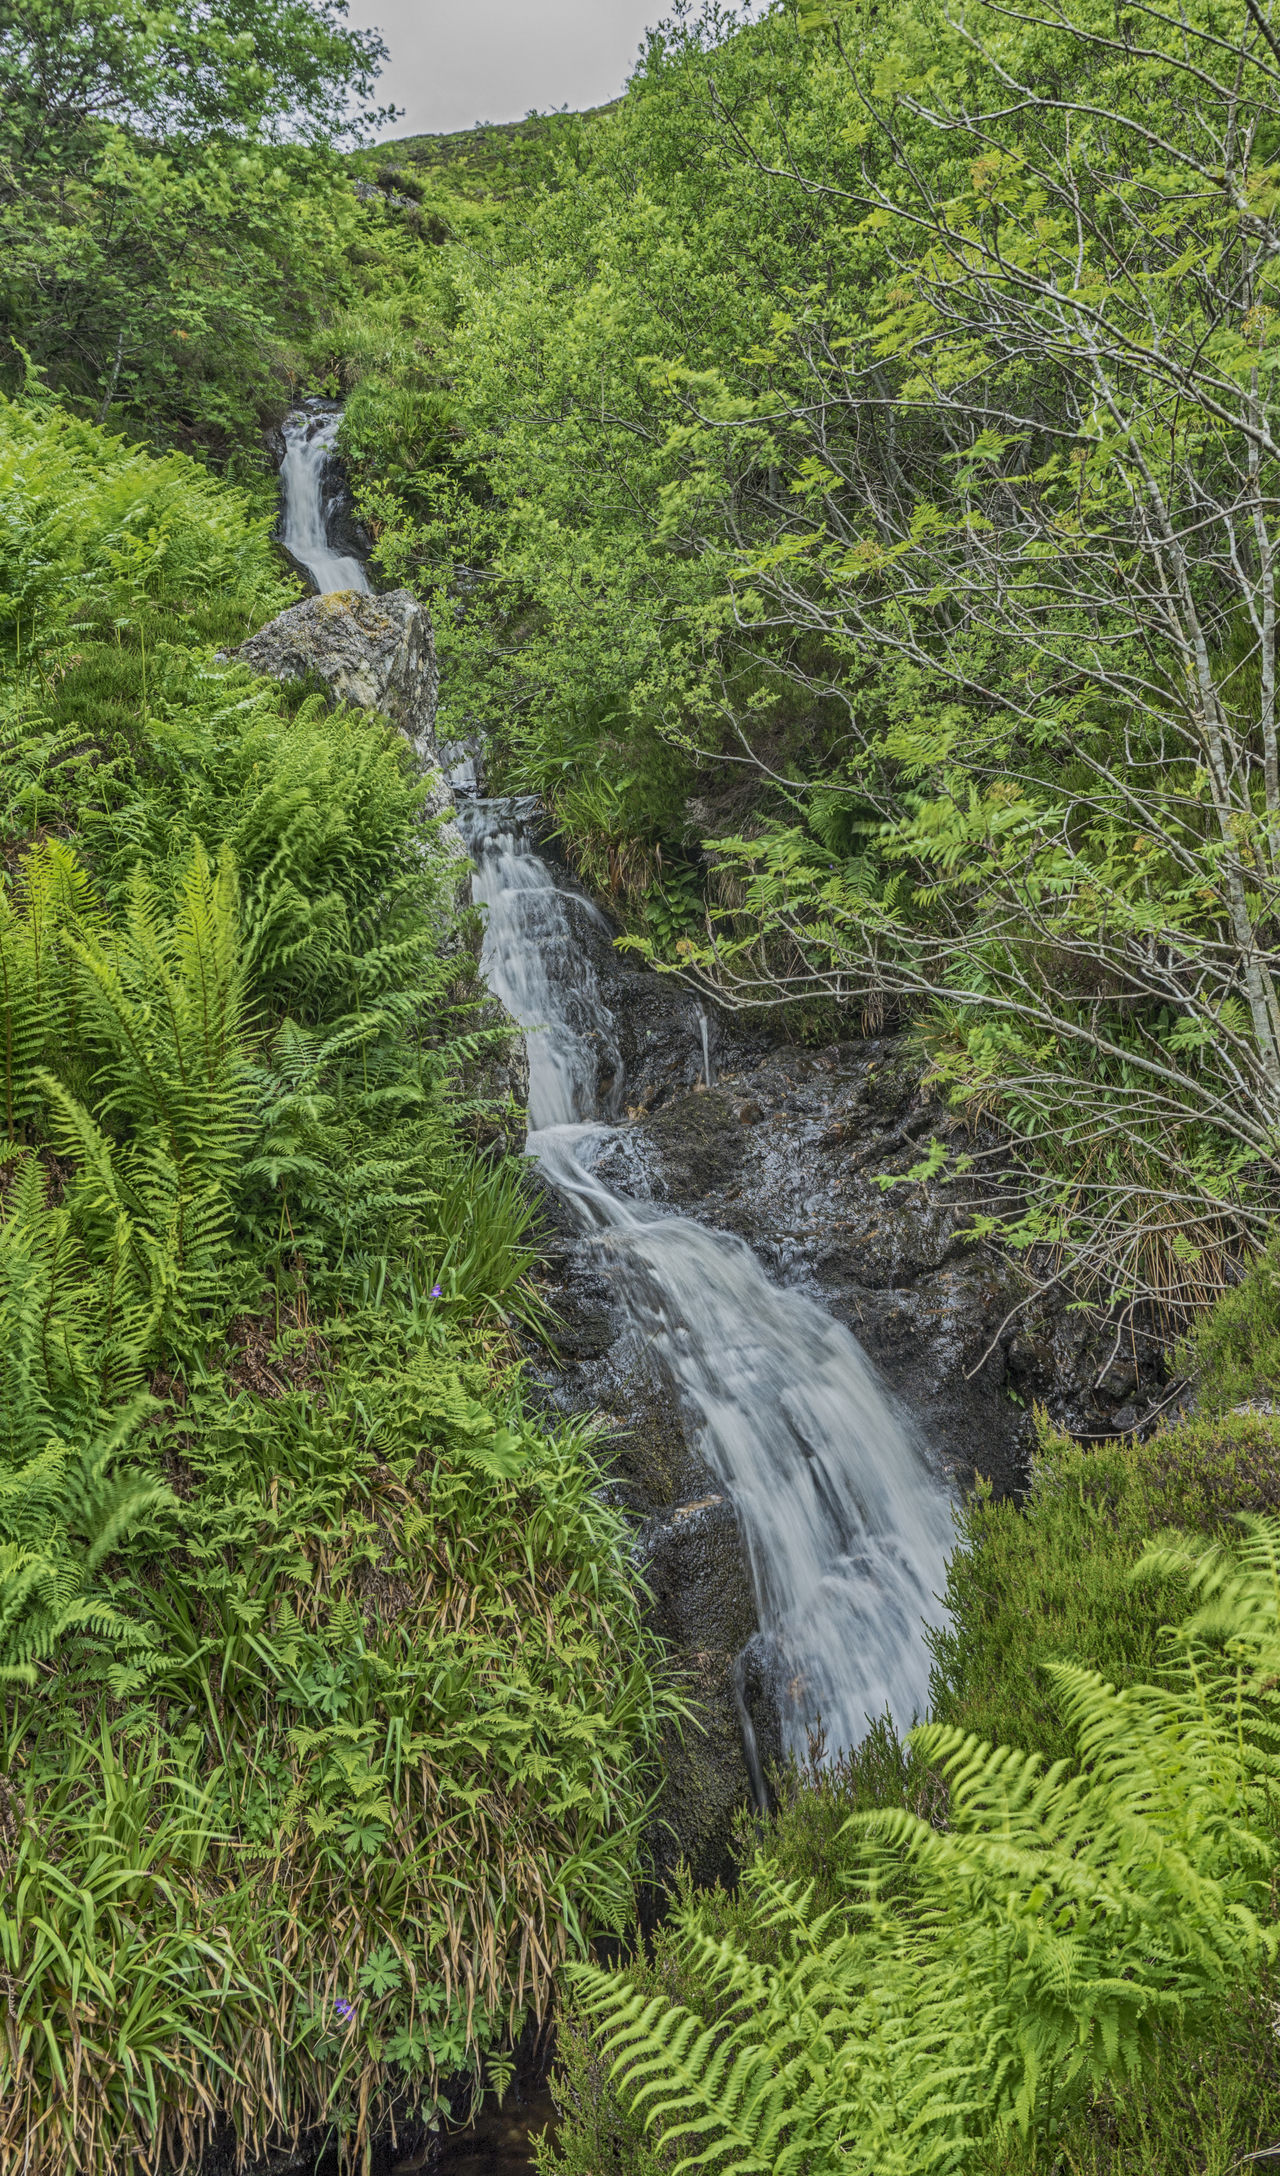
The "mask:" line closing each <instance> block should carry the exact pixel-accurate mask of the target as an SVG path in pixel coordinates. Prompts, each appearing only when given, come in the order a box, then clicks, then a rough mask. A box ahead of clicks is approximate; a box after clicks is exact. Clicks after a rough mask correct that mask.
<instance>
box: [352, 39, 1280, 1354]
mask: <svg viewBox="0 0 1280 2176" xmlns="http://www.w3.org/2000/svg"><path fill="white" fill-rule="evenodd" d="M1272 35H1273V34H1272V32H1271V30H1270V29H1269V28H1268V19H1267V18H1266V16H1265V11H1264V12H1263V13H1261V14H1260V13H1259V12H1258V11H1257V10H1256V9H1252V10H1251V9H1248V8H1246V7H1245V6H1244V5H1243V0H1237V4H1233V5H1231V6H1228V7H1226V8H1220V7H1218V6H1217V5H1216V0H1202V4H1199V5H1198V6H1197V7H1196V8H1195V9H1193V10H1192V11H1191V12H1190V13H1189V14H1188V13H1187V12H1186V11H1178V10H1169V11H1166V10H1161V9H1158V8H1157V9H1144V10H1142V11H1140V13H1137V14H1134V15H1133V16H1132V17H1130V16H1129V15H1127V14H1125V12H1124V11H1123V10H1122V11H1121V13H1120V15H1118V16H1117V15H1116V14H1115V11H1114V9H1113V8H1112V7H1110V6H1109V5H1108V6H1105V7H1104V6H1101V5H1099V6H1094V5H1093V4H1092V0H1072V5H1071V6H1070V7H1069V8H1064V7H1061V6H1059V5H1057V4H1056V0H1055V4H1054V5H1052V6H1046V7H1045V8H1044V9H1042V10H1040V11H1038V12H1037V13H1035V14H1033V15H1032V16H1028V17H1025V18H1024V17H1023V16H1021V15H1018V16H1010V15H1009V14H1008V12H1007V11H1006V10H1003V9H1000V8H997V7H990V8H979V9H977V10H974V9H970V10H968V11H967V12H966V14H965V16H964V19H963V22H961V21H960V20H958V19H956V18H953V16H952V14H951V13H950V12H949V10H948V9H947V7H946V6H945V5H943V4H941V0H937V4H935V0H914V4H913V5H912V6H911V7H910V8H907V9H896V10H891V11H888V12H886V11H884V10H874V9H867V8H863V7H861V6H859V5H858V4H856V0H837V4H835V5H833V6H831V7H830V8H827V9H823V10H817V9H811V8H807V7H804V6H801V7H799V8H797V7H796V6H794V5H792V4H791V0H779V4H778V5H776V6H775V7H773V8H772V9H771V10H770V11H769V12H768V13H767V14H766V16H765V17H764V19H763V20H762V21H760V22H758V23H754V24H751V25H748V26H744V27H739V28H735V25H734V18H733V15H732V12H731V11H729V10H726V9H723V8H721V7H718V6H714V5H712V6H709V7H707V8H706V9H704V10H703V12H702V13H701V14H700V15H696V16H695V15H694V14H692V13H691V12H690V11H687V10H686V11H682V12H679V13H678V15H677V19H676V20H675V21H674V22H673V23H671V24H669V25H667V26H666V28H665V29H664V30H662V31H661V32H659V33H655V34H654V36H653V38H652V39H651V42H650V45H649V49H648V52H647V55H646V58H645V60H644V63H643V65H642V67H641V69H640V71H639V73H638V75H637V77H636V79H635V80H634V81H633V83H632V85H631V87H630V89H629V92H628V95H627V96H626V98H625V99H624V100H623V101H622V102H621V103H620V104H619V106H618V107H616V108H615V109H611V110H609V111H608V112H606V113H605V114H603V115H601V116H598V117H595V118H591V119H585V120H584V121H582V122H581V123H580V124H579V125H578V127H577V128H576V129H575V130H573V131H570V132H568V133H567V134H566V136H565V138H564V140H563V142H561V143H558V144H556V143H548V144H546V145H545V146H544V148H543V156H542V158H541V160H540V159H539V158H538V157H535V156H534V155H533V147H532V146H529V145H526V146H525V150H524V153H523V154H522V158H523V163H521V162H520V161H515V162H513V163H511V164H509V165H508V168H507V171H506V172H505V173H504V174H503V175H502V176H501V180H500V185H497V186H495V193H494V195H493V197H492V199H491V200H490V202H489V203H488V206H487V216H483V217H482V216H481V213H480V209H478V208H477V203H476V193H475V189H474V187H472V188H471V190H470V193H469V194H468V193H467V191H466V190H465V189H463V188H462V187H461V185H460V189H459V195H458V199H457V204H458V209H457V211H456V213H450V210H449V207H448V204H447V203H446V202H445V201H444V199H443V197H442V195H441V191H442V190H444V189H445V187H446V185H447V183H448V181H449V177H450V171H451V169H450V167H449V164H448V162H441V161H438V160H437V161H436V162H434V163H428V164H426V165H423V166H422V167H421V168H420V169H414V171H420V172H421V174H422V176H423V180H422V183H421V186H422V188H423V191H424V202H425V201H428V200H430V201H431V202H433V203H434V204H435V206H436V210H435V217H436V219H437V222H438V229H437V231H438V234H439V236H440V237H442V238H443V240H444V241H445V243H446V245H447V246H445V247H443V248H441V247H438V246H433V247H432V248H431V249H430V250H429V251H428V252H426V253H425V258H424V262H423V264H422V265H421V266H420V267H419V269H418V270H417V271H416V272H415V274H414V276H413V279H412V280H411V281H409V282H406V283H404V284H403V285H401V286H399V287H398V288H397V289H396V290H395V292H394V294H392V293H391V292H389V291H386V290H382V291H380V294H379V298H378V300H377V302H376V307H375V311H374V315H375V316H376V317H377V318H378V321H379V322H380V324H381V325H382V327H383V337H382V338H381V340H379V339H376V338H370V337H369V336H368V324H369V320H368V318H367V317H366V320H365V324H366V331H365V336H364V338H363V339H355V340H353V341H352V343H351V344H350V355H349V365H348V367H349V375H350V378H351V380H352V387H353V390H352V400H351V409H350V423H349V428H348V443H349V446H350V449H351V452H352V455H353V458H354V459H355V460H356V462H357V465H358V467H359V468H360V470H361V472H362V475H363V477H364V485H363V501H364V504H365V507H366V510H367V512H368V514H369V516H370V519H371V520H372V522H373V523H374V524H375V526H376V527H377V528H378V530H379V540H380V550H381V552H382V556H383V560H384V563H385V564H386V566H387V567H388V569H389V570H390V571H391V572H393V573H395V574H396V575H397V576H399V575H405V574H407V575H409V576H411V577H412V578H413V579H416V580H417V581H419V582H420V583H424V584H428V585H431V586H433V587H437V588H438V589H439V590H440V591H441V592H449V593H452V594H465V598H466V609H465V611H461V612H458V611H449V612H445V613H443V614H442V615H441V620H442V629H443V637H444V640H445V643H446V645H447V649H448V656H449V667H450V685H451V689H452V700H453V701H454V703H455V704H456V705H457V708H458V712H459V714H465V715H466V716H467V717H468V718H474V717H475V716H477V715H479V716H481V717H483V718H486V719H487V720H488V721H489V723H490V726H491V728H492V730H493V732H494V735H495V737H496V740H497V743H498V744H499V746H500V748H501V749H502V750H503V751H505V760H506V769H507V775H508V777H509V778H510V779H511V780H512V782H513V783H517V784H519V785H521V786H526V787H528V788H530V789H532V790H536V791H539V792H541V793H543V794H544V795H545V796H546V797H548V798H549V799H550V801H551V803H552V805H553V807H554V808H555V809H556V810H557V812H558V814H559V817H560V820H561V822H562V824H563V826H564V827H565V830H566V833H567V835H568V836H569V838H570V840H571V841H572V842H573V844H574V846H575V850H576V851H577V852H578V854H579V856H580V858H581V860H582V863H583V866H584V868H585V869H586V870H587V872H588V873H589V874H590V875H591V876H592V877H593V878H594V879H595V880H596V881H597V882H599V883H601V884H602V885H608V886H609V887H610V888H611V889H612V890H613V891H614V892H615V894H616V896H617V897H618V898H619V899H620V900H621V901H622V902H624V903H629V906H630V908H631V910H632V911H633V913H634V915H635V920H636V926H637V928H638V929H639V930H640V931H641V932H642V933H643V934H647V936H648V937H649V938H650V939H651V940H652V941H653V942H654V943H655V944H656V946H657V948H658V950H659V952H660V953H662V954H663V955H664V956H665V957H667V958H668V959H672V958H678V959H680V960H681V961H682V962H683V965H684V967H685V969H686V971H690V972H693V973H695V974H697V975H698V976H700V977H701V979H703V981H704V982H706V983H707V984H708V986H711V987H714V988H716V989H718V990H719V991H720V992H721V993H722V994H724V995H726V996H727V997H728V998H729V999H730V1001H732V1002H740V1003H749V1004H755V1003H770V1004H777V1003H793V1002H794V1003H797V1004H801V1005H808V1006H812V1004H813V1003H814V1001H815V999H816V998H818V997H824V998H833V999H836V1000H838V1001H842V1002H847V1001H848V1000H850V999H856V1000H857V1001H858V1002H859V1003H860V1004H866V1003H869V1004H871V1005H873V1006H878V1007H879V1008H880V1011H881V1014H883V1012H884V1010H885V1008H886V1007H889V1008H890V1009H895V1008H896V1009H897V1010H898V1011H899V1012H900V1011H901V1010H903V1009H904V1008H905V1009H907V1010H909V1011H912V1012H914V1013H915V1014H916V1016H917V1017H918V1018H921V1020H922V1032H923V1033H924V1034H925V1037H926V1042H927V1048H928V1052H929V1056H930V1061H931V1063H932V1065H933V1067H934V1069H935V1072H936V1074H937V1076H938V1078H939V1079H940V1081H941V1082H942V1083H944V1084H945V1086H946V1088H947V1090H948V1092H949V1093H950V1094H951V1095H952V1097H953V1099H954V1100H955V1102H956V1104H957V1106H958V1107H960V1108H962V1109H964V1110H966V1111H968V1112H970V1113H973V1114H982V1115H985V1116H987V1117H989V1118H990V1117H994V1118H998V1119H999V1121H1000V1123H1001V1126H1002V1128H1003V1130H1004V1132H1005V1135H1006V1138H1009V1139H1012V1140H1013V1141H1014V1142H1015V1143H1016V1144H1017V1146H1018V1149H1019V1152H1020V1155H1021V1159H1022V1163H1023V1168H1024V1182H1023V1191H1022V1193H1021V1194H1020V1196H1019V1219H1018V1223H1017V1237H1018V1238H1019V1239H1020V1241H1021V1242H1022V1244H1024V1245H1027V1246H1036V1245H1042V1246H1043V1245H1053V1246H1057V1247H1060V1248H1061V1247H1066V1248H1068V1249H1069V1250H1070V1252H1071V1253H1072V1255H1073V1256H1074V1259H1075V1261H1076V1265H1077V1269H1078V1272H1079V1273H1080V1274H1081V1276H1083V1277H1088V1278H1092V1279H1093V1280H1094V1281H1095V1283H1096V1286H1097V1289H1098V1290H1099V1291H1100V1292H1102V1293H1105V1294H1107V1295H1108V1296H1111V1297H1114V1298H1116V1299H1117V1300H1119V1301H1120V1302H1121V1303H1122V1304H1123V1303H1125V1302H1128V1301H1131V1300H1133V1299H1135V1298H1138V1299H1141V1300H1144V1301H1145V1302H1147V1303H1148V1304H1152V1303H1154V1304H1155V1305H1156V1306H1158V1307H1159V1308H1160V1309H1162V1310H1165V1311H1172V1312H1173V1313H1174V1314H1175V1315H1179V1314H1181V1315H1182V1317H1183V1318H1184V1319H1186V1318H1187V1317H1188V1316H1189V1313H1190V1312H1191V1311H1192V1310H1193V1309H1194V1307H1195V1306H1196V1305H1198V1304H1199V1303H1200V1302H1201V1301H1202V1300H1203V1299H1204V1298H1206V1297H1208V1296H1211V1295H1212V1294H1213V1293H1214V1292H1215V1291H1218V1290H1221V1289H1222V1288H1223V1287H1224V1285H1226V1284H1228V1283H1229V1282H1230V1281H1231V1279H1232V1277H1233V1275H1234V1273H1235V1268H1234V1265H1235V1264H1236V1263H1237V1261H1238V1260H1239V1257H1240V1255H1241V1253H1242V1252H1243V1253H1245V1254H1247V1253H1249V1252H1250V1251H1251V1250H1252V1249H1253V1248H1254V1247H1255V1246H1256V1245H1257V1244H1258V1241H1259V1237H1260V1235H1261V1234H1262V1232H1263V1231H1264V1230H1265V1225H1266V1219H1267V1217H1268V1216H1269V1214H1270V1213H1271V1209H1272V1205H1273V1201H1274V1191H1275V1180H1276V1170H1277V1166H1276V1152H1275V1142H1276V1139H1277V1137H1278V1135H1277V1126H1278V1124H1280V1010H1278V1009H1277V999H1276V995H1275V988H1276V971H1277V966H1278V964H1280V962H1278V960H1277V955H1276V948H1275V939H1274V930H1275V927H1276V909H1277V903H1278V902H1277V898H1276V860H1275V856H1276V843H1275V842H1276V839H1277V836H1280V757H1278V756H1277V746H1278V745H1280V743H1278V742H1277V719H1276V706H1275V668H1274V657H1273V650H1274V628H1275V624H1276V603H1277V598H1276V591H1275V582H1276V562H1275V549H1276V545H1275V505H1274V492H1275V476H1276V464H1277V459H1278V457H1280V440H1278V438H1277V428H1278V426H1277V421H1276V415H1275V408H1274V374H1273V371H1272V361H1273V350H1274V333H1273V326H1274V322H1275V319H1274V307H1275V298H1274V294H1273V281H1274V263H1275V247H1276V232H1275V222H1276V217H1277V205H1278V204H1280V197H1278V196H1277V187H1276V179H1277V171H1278V169H1277V165H1276V151H1277V146H1276V141H1275V131H1274V75H1275V68H1276V61H1275V53H1274V49H1273V44H1272V42H1271V40H1272ZM1188 116H1191V119H1190V120H1189V119H1188ZM412 148H413V147H412V146H410V147H409V149H410V150H412ZM464 164H465V162H464ZM474 165H475V162H474V161H473V162H472V168H471V169H467V171H468V173H470V174H472V176H473V178H474V175H473V169H474ZM548 169H549V170H548ZM513 192H514V193H513ZM338 331H339V337H340V339H341V338H342V332H341V328H338ZM942 1162H943V1158H942V1152H941V1151H939V1153H938V1158H937V1164H938V1167H939V1168H940V1167H941V1165H942ZM989 1206H990V1205H989ZM983 1213H984V1214H985V1213H986V1211H984V1212H983ZM993 1213H995V1214H997V1215H998V1216H1001V1217H1002V1220H1003V1227H1004V1229H1005V1230H1006V1235H1007V1234H1008V1230H1009V1219H1008V1217H1007V1216H1006V1215H1004V1213H1003V1211H1002V1210H1001V1208H1000V1206H999V1203H998V1201H997V1203H996V1204H995V1205H994V1209H993ZM980 1221H981V1217H980Z"/></svg>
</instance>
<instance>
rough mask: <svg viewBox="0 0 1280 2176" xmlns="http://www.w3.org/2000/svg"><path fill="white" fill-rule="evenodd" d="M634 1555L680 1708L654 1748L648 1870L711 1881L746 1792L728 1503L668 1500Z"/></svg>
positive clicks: (741, 1594)
mask: <svg viewBox="0 0 1280 2176" xmlns="http://www.w3.org/2000/svg"><path fill="white" fill-rule="evenodd" d="M637 1556H638V1560H639V1564H640V1569H641V1572H642V1574H643V1576H644V1579H645V1581H646V1583H647V1584H648V1587H649V1590H650V1593H651V1595H652V1597H653V1600H652V1610H651V1619H652V1623H653V1625H654V1628H655V1630H656V1631H658V1632H660V1633H662V1635H663V1636H664V1638H666V1639H667V1640H668V1641H669V1643H670V1645H671V1647H672V1649H673V1651H674V1654H675V1655H676V1657H677V1658H678V1661H679V1665H680V1670H681V1677H682V1681H683V1683H682V1689H683V1691H684V1693H685V1697H686V1699H687V1700H688V1703H689V1708H690V1714H689V1717H688V1720H687V1722H686V1723H685V1726H684V1729H683V1731H682V1732H679V1733H677V1732H669V1733H668V1736H667V1741H666V1743H665V1745H664V1747H663V1793H662V1807H661V1814H660V1817H659V1820H658V1821H657V1822H656V1823H655V1824H654V1826H653V1828H652V1829H651V1831H650V1835H649V1854H650V1859H651V1872H652V1873H653V1875H654V1877H655V1878H656V1879H658V1880H659V1881H661V1880H662V1879H663V1878H664V1877H665V1876H666V1875H668V1874H669V1873H670V1872H671V1870H672V1869H673V1868H674V1866H675V1864H676V1862H677V1861H678V1860H683V1861H684V1862H685V1863H686V1864H687V1865H688V1866H689V1868H690V1870H691V1871H692V1873H693V1876H694V1878H695V1880H697V1881H702V1882H706V1881H714V1880H719V1879H722V1878H723V1877H724V1876H725V1874H726V1873H728V1872H730V1871H731V1868H732V1833H733V1824H734V1820H735V1818H736V1816H737V1813H738V1810H739V1808H740V1807H741V1806H742V1805H743V1804H744V1803H745V1801H746V1799H747V1796H748V1793H749V1791H750V1788H751V1777H750V1771H749V1768H748V1764H747V1757H746V1752H745V1749H744V1746H743V1740H742V1730H741V1723H740V1717H739V1706H738V1701H737V1698H736V1696H735V1688H734V1681H733V1670H734V1660H735V1656H736V1655H737V1653H738V1651H739V1650H740V1649H741V1648H742V1647H743V1646H744V1645H745V1644H746V1643H747V1642H748V1641H749V1640H750V1639H751V1637H752V1635H753V1633H754V1632H755V1625H756V1614H755V1604H754V1601H753V1600H752V1593H751V1572H750V1567H749V1565H748V1563H747V1559H746V1551H745V1549H744V1547H743V1542H742V1536H741V1534H740V1532H739V1530H738V1521H737V1518H736V1516H735V1514H734V1510H733V1506H732V1504H730V1503H729V1501H728V1500H727V1498H726V1497H724V1496H722V1495H719V1494H717V1493H715V1492H712V1493H710V1494H708V1495H706V1496H704V1497H701V1498H700V1499H698V1500H697V1501H695V1502H693V1503H688V1504H677V1505H676V1506H675V1508H674V1509H673V1510H671V1511H668V1512H666V1513H664V1514H663V1515H662V1516H661V1517H659V1518H656V1519H651V1520H649V1521H647V1522H646V1524H645V1525H644V1526H643V1527H642V1528H641V1530H640V1533H639V1535H638V1537H637Z"/></svg>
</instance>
